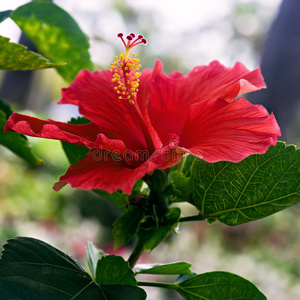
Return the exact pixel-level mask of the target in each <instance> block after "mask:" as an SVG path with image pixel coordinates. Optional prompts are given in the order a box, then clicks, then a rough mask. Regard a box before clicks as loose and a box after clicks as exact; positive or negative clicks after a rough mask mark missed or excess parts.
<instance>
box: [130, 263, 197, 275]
mask: <svg viewBox="0 0 300 300" xmlns="http://www.w3.org/2000/svg"><path fill="white" fill-rule="evenodd" d="M191 266H192V265H191V264H189V263H186V262H174V263H168V264H155V265H150V264H143V265H137V266H136V267H135V268H134V270H135V272H136V273H138V274H156V275H192V274H193V272H192V271H191V269H190V267H191Z"/></svg>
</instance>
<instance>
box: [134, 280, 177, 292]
mask: <svg viewBox="0 0 300 300" xmlns="http://www.w3.org/2000/svg"><path fill="white" fill-rule="evenodd" d="M137 284H138V285H140V286H154V287H160V288H164V289H168V290H174V284H170V283H162V282H147V281H138V283H137Z"/></svg>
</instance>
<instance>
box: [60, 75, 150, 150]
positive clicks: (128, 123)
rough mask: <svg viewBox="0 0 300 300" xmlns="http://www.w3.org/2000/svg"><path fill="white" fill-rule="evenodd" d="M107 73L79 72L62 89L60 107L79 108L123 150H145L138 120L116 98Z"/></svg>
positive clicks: (145, 146)
mask: <svg viewBox="0 0 300 300" xmlns="http://www.w3.org/2000/svg"><path fill="white" fill-rule="evenodd" d="M111 80H112V73H111V72H110V71H109V70H105V71H101V72H99V71H96V72H93V73H92V72H90V71H88V70H82V71H80V72H79V73H78V75H77V76H76V78H75V80H74V81H73V82H72V84H71V85H70V86H69V87H68V88H65V89H63V90H62V95H63V98H62V100H61V101H60V102H59V103H60V104H74V105H78V106H79V112H80V113H81V114H82V115H84V116H85V117H86V118H88V119H89V120H91V121H93V122H94V123H95V124H97V126H98V127H99V130H100V132H101V133H103V134H105V135H106V136H107V137H108V138H110V139H118V140H122V141H123V142H124V143H125V145H126V147H127V148H130V149H132V150H133V151H136V150H138V149H146V148H147V143H146V141H145V137H144V133H143V130H142V128H141V126H140V120H139V119H138V118H137V116H136V112H135V111H134V108H133V106H132V104H131V103H130V102H129V101H124V100H120V99H118V96H117V93H116V91H115V90H114V85H113V83H112V81H111Z"/></svg>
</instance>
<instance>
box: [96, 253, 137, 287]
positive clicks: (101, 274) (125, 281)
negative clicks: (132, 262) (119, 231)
mask: <svg viewBox="0 0 300 300" xmlns="http://www.w3.org/2000/svg"><path fill="white" fill-rule="evenodd" d="M96 282H97V283H100V284H106V285H109V284H114V285H130V286H136V285H137V281H136V279H135V276H134V273H133V271H132V269H131V268H130V267H129V264H128V262H127V261H125V260H124V259H123V258H122V257H121V256H115V255H107V256H103V257H102V258H101V259H100V260H99V261H98V264H97V270H96Z"/></svg>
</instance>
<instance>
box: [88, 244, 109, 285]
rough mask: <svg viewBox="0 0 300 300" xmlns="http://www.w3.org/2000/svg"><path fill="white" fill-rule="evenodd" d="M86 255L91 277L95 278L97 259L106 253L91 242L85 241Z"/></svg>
mask: <svg viewBox="0 0 300 300" xmlns="http://www.w3.org/2000/svg"><path fill="white" fill-rule="evenodd" d="M86 255H87V261H88V265H89V268H90V270H91V272H92V275H93V279H95V278H96V270H97V263H98V260H99V259H101V258H102V257H103V256H105V255H106V254H105V253H104V252H103V251H102V250H100V249H98V248H97V247H96V246H95V245H94V244H93V243H92V242H87V246H86Z"/></svg>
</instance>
